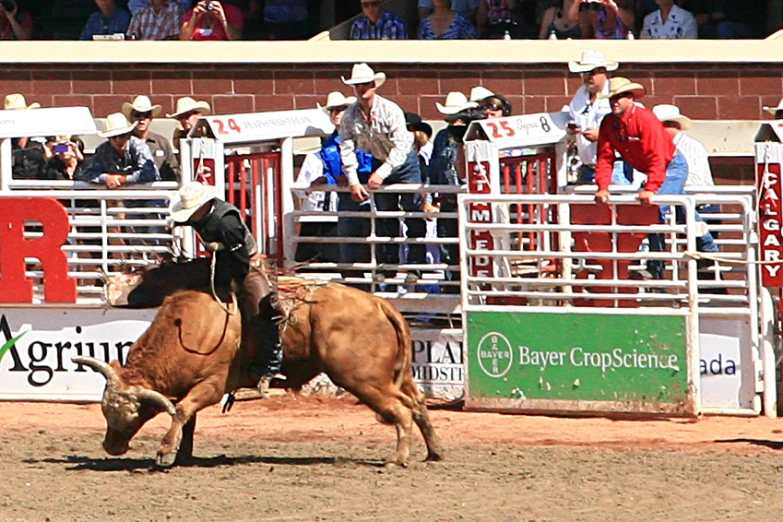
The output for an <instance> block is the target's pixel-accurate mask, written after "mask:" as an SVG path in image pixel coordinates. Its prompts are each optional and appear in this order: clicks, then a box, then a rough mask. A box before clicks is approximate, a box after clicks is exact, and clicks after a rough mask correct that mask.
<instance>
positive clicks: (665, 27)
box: [0, 0, 766, 40]
mask: <svg viewBox="0 0 783 522" xmlns="http://www.w3.org/2000/svg"><path fill="white" fill-rule="evenodd" d="M411 1H412V0H411ZM321 3H322V2H321V1H320V0H39V1H33V0H0V39H3V40H29V39H31V38H35V39H54V40H76V39H82V40H92V39H132V40H176V39H180V40H239V39H244V40H264V39H267V40H300V39H307V38H310V37H312V36H314V35H315V34H317V33H318V32H320V31H321V30H323V29H328V28H323V27H320V13H321ZM765 11H766V5H765V3H764V2H762V0H749V1H746V2H742V3H740V2H739V1H738V0H418V19H415V20H403V19H402V18H401V17H399V16H398V15H397V14H394V13H392V12H391V11H389V10H388V9H387V5H386V0H355V1H354V0H341V1H339V2H336V3H335V15H336V19H335V20H336V22H338V23H339V22H342V21H345V20H346V19H350V18H353V17H354V16H356V18H355V20H354V21H353V23H352V25H351V27H350V31H349V32H348V35H349V36H348V37H349V38H350V39H353V40H369V39H376V40H378V39H384V40H398V39H415V38H418V39H422V40H449V39H475V38H490V39H492V38H512V39H519V38H527V39H534V38H551V39H554V38H557V39H568V38H570V39H580V38H597V39H624V38H630V37H632V36H633V35H636V36H638V37H640V38H653V39H654V38H665V39H675V38H708V39H709V38H755V37H762V36H765V34H766V31H765V29H766V28H765V27H764V24H765V16H764V14H765Z"/></svg>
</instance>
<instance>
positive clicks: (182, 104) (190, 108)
mask: <svg viewBox="0 0 783 522" xmlns="http://www.w3.org/2000/svg"><path fill="white" fill-rule="evenodd" d="M211 110H212V109H211V108H210V106H209V103H207V102H205V101H196V100H194V99H193V98H191V97H190V96H185V97H184V98H180V99H179V100H177V109H176V110H175V111H174V112H173V113H172V114H167V115H166V117H167V118H174V119H175V120H177V121H179V128H178V129H177V130H176V131H174V138H173V139H172V141H173V142H174V148H175V149H177V150H179V140H181V139H182V138H186V137H187V136H188V133H189V132H190V130H191V129H192V128H193V126H194V125H195V124H196V122H197V121H198V119H199V118H201V116H206V115H207V114H209V113H210V111H211Z"/></svg>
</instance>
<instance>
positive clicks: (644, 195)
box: [595, 77, 718, 279]
mask: <svg viewBox="0 0 783 522" xmlns="http://www.w3.org/2000/svg"><path fill="white" fill-rule="evenodd" d="M644 94H645V89H644V87H642V86H641V85H639V84H638V83H633V82H631V80H629V79H627V78H621V77H617V78H612V79H611V81H610V82H609V92H608V93H606V94H602V95H601V97H605V98H608V99H609V104H610V106H611V108H612V114H608V115H607V116H606V117H605V118H604V119H603V121H602V122H601V127H600V129H599V132H598V163H597V165H596V169H595V181H596V183H597V185H598V191H597V192H596V193H595V200H596V202H597V203H607V202H608V201H609V183H610V181H611V180H612V171H613V169H614V164H615V161H616V154H619V155H620V156H621V157H622V158H623V159H624V160H625V161H627V162H628V163H629V164H630V165H631V166H633V168H634V169H636V170H638V171H640V172H642V173H645V174H647V181H646V182H645V185H644V187H643V188H642V190H641V191H640V192H639V202H640V203H641V204H642V205H649V204H651V200H652V196H653V195H654V194H656V193H657V194H683V193H684V187H685V183H686V181H687V179H688V164H687V162H686V160H685V157H684V155H683V154H682V153H681V152H679V151H678V150H677V148H676V147H675V145H674V142H673V141H672V138H671V136H670V135H669V134H668V133H667V132H666V130H665V129H664V127H663V124H662V123H661V122H660V121H659V120H658V118H657V117H656V116H655V114H653V112H652V111H651V110H649V109H645V108H643V107H640V106H639V105H637V104H636V103H635V100H636V99H638V98H640V97H642V96H644ZM668 213H669V206H668V205H661V206H660V215H661V222H664V220H665V219H666V216H667V214H668ZM678 218H679V216H678ZM697 220H699V221H701V217H699V216H698V214H697ZM678 221H679V219H678ZM697 247H698V249H699V250H700V251H702V252H717V251H718V247H717V245H716V244H715V242H714V240H713V237H712V235H711V234H710V233H709V232H706V233H705V234H703V235H702V236H701V237H699V238H697ZM650 250H651V251H653V252H662V251H663V250H664V238H663V235H662V234H650ZM647 268H648V271H649V272H650V274H649V275H651V276H652V277H653V278H655V279H660V278H661V277H662V276H663V270H664V265H663V262H662V261H658V260H650V261H648V262H647ZM643 275H644V274H643Z"/></svg>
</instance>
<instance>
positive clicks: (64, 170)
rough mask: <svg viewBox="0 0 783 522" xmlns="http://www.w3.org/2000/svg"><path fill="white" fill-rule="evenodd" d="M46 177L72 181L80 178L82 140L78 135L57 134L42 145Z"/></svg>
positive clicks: (82, 150) (82, 158)
mask: <svg viewBox="0 0 783 522" xmlns="http://www.w3.org/2000/svg"><path fill="white" fill-rule="evenodd" d="M43 149H44V157H45V158H46V160H47V163H46V175H45V177H46V179H53V180H68V181H73V180H76V179H80V178H82V167H83V163H84V142H83V141H82V140H81V139H80V138H79V137H78V136H57V137H53V138H51V139H49V140H47V141H46V143H44V145H43Z"/></svg>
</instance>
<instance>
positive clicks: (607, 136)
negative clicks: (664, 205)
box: [595, 105, 676, 192]
mask: <svg viewBox="0 0 783 522" xmlns="http://www.w3.org/2000/svg"><path fill="white" fill-rule="evenodd" d="M615 151H617V152H619V153H620V155H621V156H622V157H623V159H624V160H625V161H627V162H628V163H630V164H631V166H632V167H633V168H635V169H636V170H638V171H639V172H644V173H645V174H647V183H646V184H645V187H644V188H645V190H649V191H651V192H657V191H658V189H659V188H661V185H663V181H664V180H665V179H666V167H667V166H668V165H669V163H670V162H671V160H672V158H674V155H675V153H676V147H675V146H674V142H673V141H672V138H671V136H669V134H668V133H667V132H666V130H665V129H664V128H663V124H662V123H661V122H660V121H659V120H658V118H657V117H656V116H655V114H653V112H652V111H651V110H649V109H643V108H642V107H639V106H638V105H632V106H631V107H630V108H629V109H628V110H627V111H625V114H623V115H622V116H620V117H619V118H618V117H617V116H615V115H614V114H607V115H606V116H604V119H603V121H602V122H601V128H600V129H599V131H598V162H597V164H596V167H595V182H596V183H597V184H598V190H606V189H607V188H609V183H611V181H612V168H613V165H614V162H615V154H614V153H615Z"/></svg>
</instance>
